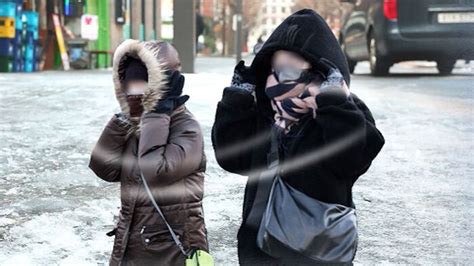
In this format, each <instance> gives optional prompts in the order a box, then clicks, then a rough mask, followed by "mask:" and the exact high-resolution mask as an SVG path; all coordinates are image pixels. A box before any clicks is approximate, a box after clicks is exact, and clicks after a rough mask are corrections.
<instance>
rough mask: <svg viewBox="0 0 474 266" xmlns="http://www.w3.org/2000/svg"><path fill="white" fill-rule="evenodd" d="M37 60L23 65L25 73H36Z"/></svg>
mask: <svg viewBox="0 0 474 266" xmlns="http://www.w3.org/2000/svg"><path fill="white" fill-rule="evenodd" d="M35 66H36V60H25V64H24V65H23V71H24V72H33V71H35Z"/></svg>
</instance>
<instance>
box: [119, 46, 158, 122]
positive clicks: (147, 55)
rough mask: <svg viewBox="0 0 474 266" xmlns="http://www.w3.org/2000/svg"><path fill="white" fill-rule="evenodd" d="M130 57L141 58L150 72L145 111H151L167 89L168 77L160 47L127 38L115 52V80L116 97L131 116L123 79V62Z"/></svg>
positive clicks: (145, 96) (123, 110)
mask: <svg viewBox="0 0 474 266" xmlns="http://www.w3.org/2000/svg"><path fill="white" fill-rule="evenodd" d="M128 57H134V58H136V59H139V60H141V61H142V62H143V64H145V66H146V68H147V72H148V87H147V88H146V89H145V94H144V96H143V100H142V104H143V109H144V112H145V113H148V112H150V111H151V110H153V108H154V107H155V105H156V103H157V102H158V100H160V98H161V97H162V95H163V91H164V90H166V77H165V75H164V73H163V67H162V64H161V62H160V61H159V60H158V48H156V47H152V46H149V45H146V43H145V42H140V41H137V40H130V39H129V40H125V41H124V42H122V43H121V44H120V45H119V46H118V47H117V49H116V50H115V53H114V61H113V82H114V86H115V97H116V98H117V101H118V102H119V105H120V109H121V110H122V113H123V114H124V115H125V116H127V117H130V107H129V106H128V103H127V96H126V94H125V90H124V89H125V88H123V84H122V79H123V74H124V66H123V63H124V62H125V59H127V58H128Z"/></svg>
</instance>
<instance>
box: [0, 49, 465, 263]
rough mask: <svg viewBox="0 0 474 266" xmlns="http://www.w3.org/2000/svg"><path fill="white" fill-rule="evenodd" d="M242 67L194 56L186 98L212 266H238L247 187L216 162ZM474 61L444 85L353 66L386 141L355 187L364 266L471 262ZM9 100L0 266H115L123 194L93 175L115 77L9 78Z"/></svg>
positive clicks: (406, 70) (0, 169) (2, 84)
mask: <svg viewBox="0 0 474 266" xmlns="http://www.w3.org/2000/svg"><path fill="white" fill-rule="evenodd" d="M248 63H249V62H248ZM233 64H234V60H233V59H232V58H198V59H197V62H196V68H197V74H186V85H185V91H184V93H185V94H188V95H190V96H191V99H190V100H189V102H188V103H187V106H188V108H189V109H190V110H191V112H193V113H194V115H195V116H196V117H197V119H198V120H199V121H200V123H201V126H202V129H203V132H204V136H205V144H206V146H205V152H206V154H207V157H208V165H207V173H206V186H205V200H204V210H205V218H206V225H207V228H208V232H209V242H210V248H211V254H212V255H213V256H214V257H215V260H216V265H237V264H238V260H237V249H236V244H237V241H236V233H237V230H238V227H239V225H240V215H241V207H242V206H241V205H242V198H243V191H244V186H245V182H246V178H245V177H242V176H238V175H233V174H230V173H228V172H226V171H224V170H223V169H221V168H220V167H219V166H218V164H217V163H216V161H215V158H214V154H213V149H212V144H211V140H210V133H211V127H212V124H213V121H214V112H215V107H216V104H217V102H218V101H219V99H220V97H221V93H222V89H223V88H224V87H225V86H227V85H228V84H229V83H230V79H231V75H232V72H233ZM472 65H473V64H472V63H471V65H470V67H469V66H465V65H463V64H460V66H459V67H458V68H456V69H455V71H454V74H453V75H451V76H438V75H437V74H436V73H437V72H436V69H435V68H433V67H430V66H429V65H417V64H411V63H405V64H401V65H397V66H395V67H394V69H393V72H395V74H392V75H390V76H388V77H383V78H375V77H372V76H370V75H369V74H368V73H369V70H368V64H367V63H362V64H360V65H359V66H357V68H356V74H355V75H354V76H353V79H352V84H351V90H352V92H354V93H356V94H357V95H358V96H359V97H360V98H361V99H363V100H364V101H365V102H366V104H367V106H368V107H369V108H370V109H371V111H372V113H373V114H374V117H375V119H376V122H377V126H378V128H379V129H380V131H381V132H382V133H383V135H384V137H385V139H386V145H385V146H384V148H383V150H382V152H381V153H380V154H379V156H378V157H377V158H376V160H375V161H374V162H373V164H372V166H371V168H370V170H369V171H368V172H367V173H366V174H365V175H363V176H362V177H361V178H360V179H359V181H358V182H357V183H356V184H355V186H354V202H355V204H356V206H357V215H358V219H359V221H358V223H359V249H358V252H357V256H356V260H355V263H356V264H364V265H365V264H380V263H399V264H426V265H431V264H464V265H473V264H474V257H473V256H472V250H474V243H473V239H474V224H473V222H472V216H471V215H472V210H473V208H474V196H473V194H472V191H473V189H474V186H473V182H472V180H473V177H474V161H473V160H472V158H473V150H474V70H473V68H472ZM413 72H415V74H412V73H413ZM0 103H1V104H0V113H1V117H2V118H1V120H0V134H1V142H0V265H23V264H35V265H52V264H62V265H71V264H75V265H76V264H81V265H84V264H87V265H97V264H100V265H104V264H107V263H108V258H109V255H110V252H111V249H112V244H113V238H110V237H107V236H106V235H105V233H106V232H107V231H109V230H111V229H112V228H113V223H114V221H113V220H114V215H116V214H117V213H118V210H119V206H120V199H119V185H118V184H116V183H114V184H112V183H106V182H104V181H102V180H100V179H99V178H97V177H96V176H95V175H94V174H93V172H92V171H91V170H89V169H88V167H87V165H88V161H89V155H90V152H91V150H92V148H93V146H94V144H95V142H96V141H97V139H98V137H99V134H100V132H101V130H102V129H103V127H104V126H105V123H106V122H107V121H108V120H109V119H110V117H111V116H112V115H113V114H114V113H116V112H118V110H119V108H118V104H117V102H116V100H115V96H114V93H113V86H112V72H111V71H110V70H96V71H71V72H59V71H46V72H40V73H33V74H22V73H13V74H4V73H2V74H1V75H0Z"/></svg>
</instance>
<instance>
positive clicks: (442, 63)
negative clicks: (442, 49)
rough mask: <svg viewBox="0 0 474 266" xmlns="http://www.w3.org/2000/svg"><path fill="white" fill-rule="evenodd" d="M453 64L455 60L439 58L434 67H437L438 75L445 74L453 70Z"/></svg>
mask: <svg viewBox="0 0 474 266" xmlns="http://www.w3.org/2000/svg"><path fill="white" fill-rule="evenodd" d="M455 64H456V60H439V61H436V68H438V72H439V74H440V75H443V76H445V75H449V74H451V73H452V72H453V69H454V65H455Z"/></svg>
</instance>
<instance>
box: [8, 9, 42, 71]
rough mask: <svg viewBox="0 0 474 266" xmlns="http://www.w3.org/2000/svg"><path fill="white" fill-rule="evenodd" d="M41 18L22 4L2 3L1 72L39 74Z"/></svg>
mask: <svg viewBox="0 0 474 266" xmlns="http://www.w3.org/2000/svg"><path fill="white" fill-rule="evenodd" d="M38 35H39V14H38V13H37V12H32V11H24V10H23V0H0V72H33V71H36V70H38V67H37V66H38V62H39V57H40V53H38V52H37V51H38V50H39V46H38V44H39V41H38V39H39V38H38Z"/></svg>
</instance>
